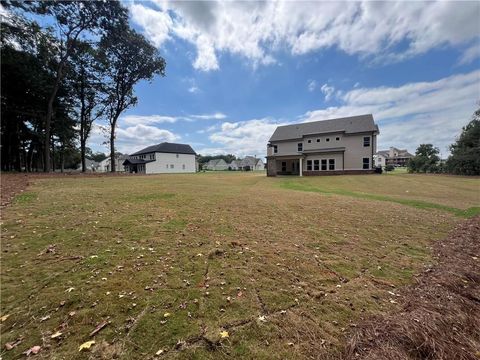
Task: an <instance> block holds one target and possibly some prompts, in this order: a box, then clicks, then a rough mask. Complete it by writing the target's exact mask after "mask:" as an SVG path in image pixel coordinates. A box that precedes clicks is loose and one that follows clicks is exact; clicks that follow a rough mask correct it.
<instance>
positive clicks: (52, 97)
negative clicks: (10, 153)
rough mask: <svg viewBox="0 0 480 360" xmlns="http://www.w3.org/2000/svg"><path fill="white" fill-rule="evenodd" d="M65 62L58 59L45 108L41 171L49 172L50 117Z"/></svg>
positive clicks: (65, 58)
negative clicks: (53, 81)
mask: <svg viewBox="0 0 480 360" xmlns="http://www.w3.org/2000/svg"><path fill="white" fill-rule="evenodd" d="M66 61H67V57H66V56H64V57H63V58H62V59H60V62H59V64H58V69H57V74H56V76H55V83H54V84H53V89H52V93H51V94H50V98H49V99H48V107H47V116H46V118H45V138H44V149H43V151H44V154H43V157H44V163H43V171H44V172H50V170H51V169H50V128H51V127H52V116H53V102H54V101H55V98H56V97H57V92H58V88H59V87H60V80H62V77H63V68H64V66H65V62H66Z"/></svg>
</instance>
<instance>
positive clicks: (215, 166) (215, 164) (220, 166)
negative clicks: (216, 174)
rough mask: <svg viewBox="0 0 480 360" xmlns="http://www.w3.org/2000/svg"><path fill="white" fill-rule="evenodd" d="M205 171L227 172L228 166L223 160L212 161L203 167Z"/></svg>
mask: <svg viewBox="0 0 480 360" xmlns="http://www.w3.org/2000/svg"><path fill="white" fill-rule="evenodd" d="M205 169H206V170H213V171H215V170H227V169H228V164H227V163H226V162H225V160H223V159H212V160H210V161H209V162H208V163H207V164H206V165H205Z"/></svg>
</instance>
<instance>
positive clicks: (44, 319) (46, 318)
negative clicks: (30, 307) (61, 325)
mask: <svg viewBox="0 0 480 360" xmlns="http://www.w3.org/2000/svg"><path fill="white" fill-rule="evenodd" d="M48 319H50V315H45V316H43V317H41V318H40V322H44V321H46V320H48Z"/></svg>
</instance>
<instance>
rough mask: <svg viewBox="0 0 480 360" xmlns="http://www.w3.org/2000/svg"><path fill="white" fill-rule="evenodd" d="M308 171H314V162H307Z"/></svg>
mask: <svg viewBox="0 0 480 360" xmlns="http://www.w3.org/2000/svg"><path fill="white" fill-rule="evenodd" d="M307 171H312V160H307Z"/></svg>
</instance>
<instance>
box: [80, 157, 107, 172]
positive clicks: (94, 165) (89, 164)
mask: <svg viewBox="0 0 480 360" xmlns="http://www.w3.org/2000/svg"><path fill="white" fill-rule="evenodd" d="M85 167H86V171H92V172H95V171H101V170H99V169H100V163H98V162H96V161H94V160H90V159H85ZM77 170H80V171H82V162H80V165H79V166H78V167H77Z"/></svg>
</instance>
